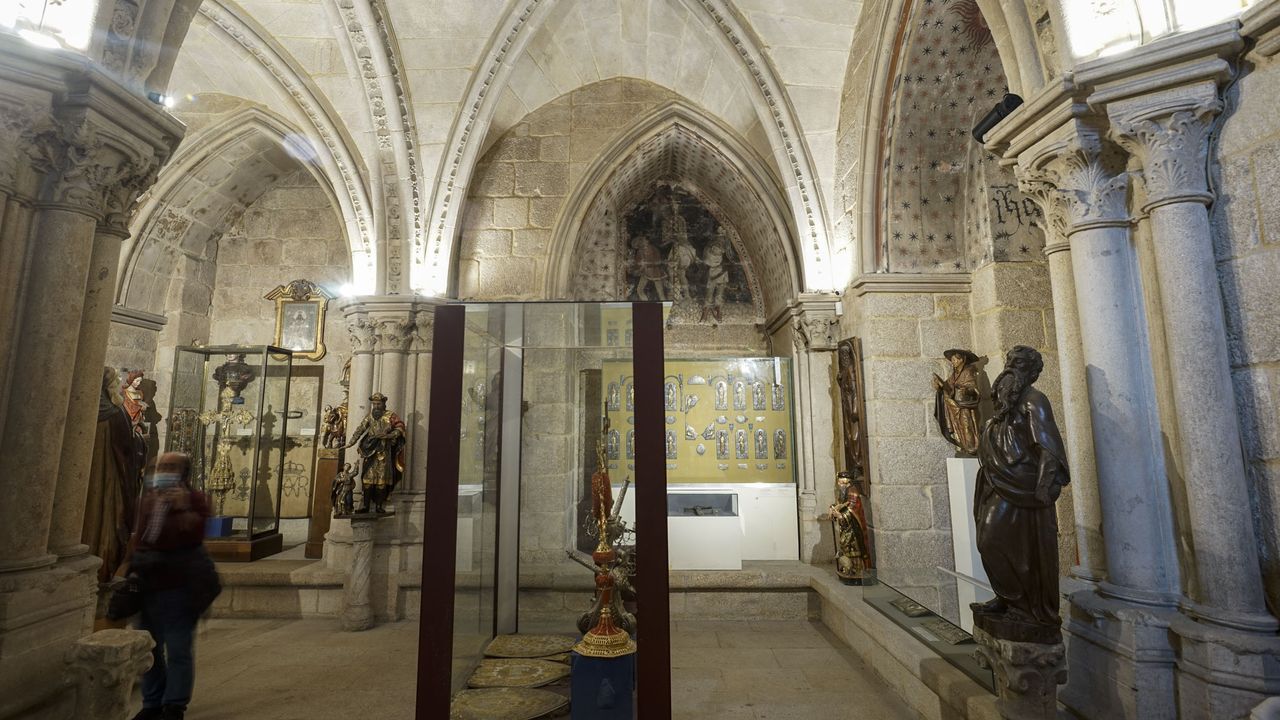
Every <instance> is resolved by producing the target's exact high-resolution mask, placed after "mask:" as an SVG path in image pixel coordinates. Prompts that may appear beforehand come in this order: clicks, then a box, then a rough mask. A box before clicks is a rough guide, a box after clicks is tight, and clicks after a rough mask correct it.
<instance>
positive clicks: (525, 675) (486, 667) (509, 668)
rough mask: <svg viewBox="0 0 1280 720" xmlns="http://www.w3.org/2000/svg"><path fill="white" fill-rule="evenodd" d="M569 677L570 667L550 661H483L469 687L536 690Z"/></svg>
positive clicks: (523, 659)
mask: <svg viewBox="0 0 1280 720" xmlns="http://www.w3.org/2000/svg"><path fill="white" fill-rule="evenodd" d="M568 675H569V666H568V665H564V664H561V663H558V662H550V661H548V660H528V659H525V658H504V659H499V660H481V661H480V665H479V666H478V667H477V668H476V669H475V672H473V673H471V678H470V679H469V680H467V686H468V687H473V688H493V687H508V688H535V687H541V686H543V685H549V684H550V683H553V682H555V681H557V680H560V679H561V678H564V677H567V676H568Z"/></svg>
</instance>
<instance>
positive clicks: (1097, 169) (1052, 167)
mask: <svg viewBox="0 0 1280 720" xmlns="http://www.w3.org/2000/svg"><path fill="white" fill-rule="evenodd" d="M1018 177H1019V181H1020V182H1025V183H1028V184H1030V185H1031V186H1032V187H1033V188H1035V189H1036V191H1037V192H1039V193H1041V194H1048V193H1049V188H1052V189H1053V190H1054V191H1056V193H1057V195H1058V199H1057V200H1055V201H1053V202H1049V203H1048V204H1049V205H1050V207H1046V208H1044V209H1045V211H1046V215H1048V214H1049V213H1050V212H1051V211H1052V212H1063V213H1064V216H1063V217H1064V220H1065V229H1066V232H1067V234H1070V233H1074V232H1077V231H1080V230H1088V229H1090V228H1095V227H1107V226H1117V225H1127V224H1128V223H1129V210H1128V200H1129V174H1128V173H1127V172H1125V158H1124V154H1123V153H1122V152H1121V151H1120V149H1119V148H1117V147H1115V146H1114V145H1111V144H1110V143H1107V142H1106V141H1105V139H1104V138H1103V137H1102V135H1101V133H1100V132H1099V131H1097V130H1096V129H1094V128H1092V127H1090V126H1087V125H1085V124H1083V123H1081V122H1078V121H1072V122H1070V123H1067V124H1066V125H1064V126H1063V127H1062V128H1061V129H1060V130H1059V131H1058V132H1056V133H1055V134H1054V135H1053V136H1051V137H1049V138H1047V139H1046V140H1044V141H1042V142H1040V143H1037V144H1036V145H1035V146H1033V147H1032V148H1031V149H1030V150H1028V151H1027V152H1026V153H1024V154H1023V155H1022V156H1021V157H1020V158H1019V159H1018ZM1046 185H1047V186H1048V187H1045V186H1046ZM1059 202H1060V203H1061V206H1060V207H1057V208H1055V207H1052V206H1054V205H1055V204H1056V203H1059Z"/></svg>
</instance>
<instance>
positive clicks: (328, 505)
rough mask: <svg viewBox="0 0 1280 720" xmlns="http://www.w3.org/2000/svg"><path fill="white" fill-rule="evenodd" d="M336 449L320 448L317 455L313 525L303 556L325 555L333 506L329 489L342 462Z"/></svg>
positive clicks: (312, 507)
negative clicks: (325, 540)
mask: <svg viewBox="0 0 1280 720" xmlns="http://www.w3.org/2000/svg"><path fill="white" fill-rule="evenodd" d="M340 452H341V451H339V450H337V449H336V448H320V451H319V452H318V453H316V472H315V475H314V477H313V478H312V481H311V523H310V524H309V525H308V526H307V545H306V547H305V548H304V549H303V555H304V556H306V557H309V558H312V559H316V558H319V557H321V556H322V555H324V535H325V533H327V532H329V520H330V519H331V518H332V516H333V504H332V502H333V501H332V498H331V497H330V493H329V488H330V486H331V485H332V484H333V478H334V476H336V475H337V474H338V465H339V464H340V462H341V459H340V458H339V453H340Z"/></svg>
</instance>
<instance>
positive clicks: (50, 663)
mask: <svg viewBox="0 0 1280 720" xmlns="http://www.w3.org/2000/svg"><path fill="white" fill-rule="evenodd" d="M101 564H102V561H101V560H99V559H98V558H96V557H94V556H91V555H84V556H79V557H76V558H73V559H70V560H67V561H64V562H60V563H57V564H56V565H53V566H51V567H46V568H41V569H38V570H27V571H23V572H12V573H0V720H17V718H22V719H23V720H29V719H37V718H66V717H75V716H76V715H75V713H74V702H75V694H74V692H73V690H72V688H73V686H72V685H71V684H69V683H68V682H67V678H66V673H65V661H66V657H67V652H68V650H69V649H70V648H71V646H72V644H73V643H75V642H76V641H77V640H78V639H80V638H82V637H84V636H85V635H88V634H89V633H90V632H91V631H92V629H93V614H94V607H95V604H96V595H97V588H98V578H97V575H98V567H99V566H100V565H101Z"/></svg>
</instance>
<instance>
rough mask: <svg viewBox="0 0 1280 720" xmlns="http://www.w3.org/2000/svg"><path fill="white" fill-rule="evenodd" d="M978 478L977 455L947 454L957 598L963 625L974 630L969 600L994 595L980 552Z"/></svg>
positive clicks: (969, 629) (976, 600)
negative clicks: (976, 511)
mask: <svg viewBox="0 0 1280 720" xmlns="http://www.w3.org/2000/svg"><path fill="white" fill-rule="evenodd" d="M977 482H978V460H977V458H947V494H948V495H949V496H950V500H951V552H952V554H953V557H954V559H955V563H956V574H957V575H959V576H960V577H958V578H956V600H957V601H958V602H959V606H960V627H962V628H963V629H964V630H965V632H969V633H972V632H973V614H972V613H971V612H969V604H970V603H975V602H985V601H986V600H988V599H990V598H991V597H992V594H991V592H990V590H989V588H990V587H991V585H990V581H989V580H988V579H987V571H986V570H985V569H984V568H983V567H982V556H980V555H979V554H978V529H977V526H976V525H975V524H974V521H973V494H974V488H975V487H976V486H977Z"/></svg>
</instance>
